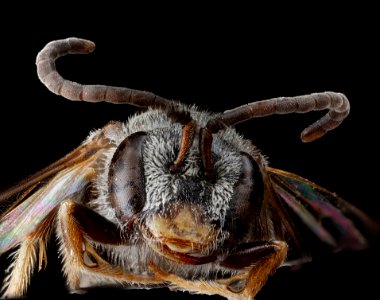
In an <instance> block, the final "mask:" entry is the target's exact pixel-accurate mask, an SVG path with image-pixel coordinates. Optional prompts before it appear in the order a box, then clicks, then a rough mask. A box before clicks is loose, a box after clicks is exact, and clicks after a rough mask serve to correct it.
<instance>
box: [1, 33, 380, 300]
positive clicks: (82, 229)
mask: <svg viewBox="0 0 380 300" xmlns="http://www.w3.org/2000/svg"><path fill="white" fill-rule="evenodd" d="M94 48H95V44H94V43H93V42H91V41H88V40H83V39H78V38H68V39H63V40H56V41H52V42H50V43H48V44H47V45H46V46H45V47H44V48H43V49H42V50H41V51H40V52H39V54H38V56H37V61H36V64H37V72H38V77H39V79H40V80H41V82H42V83H43V84H44V85H45V86H46V87H47V88H48V89H49V90H50V91H52V92H53V93H55V94H57V95H61V96H63V97H64V98H66V99H69V100H79V101H87V102H100V101H106V102H110V103H114V104H129V105H134V106H137V107H140V108H142V109H143V111H142V112H140V113H137V114H135V115H134V116H132V117H130V118H129V120H128V121H126V122H116V121H113V122H110V123H108V124H107V125H106V126H105V127H103V128H101V129H99V130H96V131H94V132H92V133H90V135H89V136H88V137H87V138H86V140H85V141H84V142H83V143H82V144H81V145H80V146H79V147H78V148H76V149H75V150H73V151H72V152H71V153H69V154H67V155H66V156H65V157H63V158H62V159H60V160H58V161H57V162H55V163H53V164H52V165H50V166H48V167H46V168H45V169H43V170H41V171H39V172H37V173H36V174H34V175H32V176H30V177H29V178H27V179H25V180H24V181H21V182H20V183H19V184H17V185H15V186H13V187H11V188H9V189H8V190H5V191H4V192H2V193H1V194H0V203H1V204H2V205H3V206H4V207H6V209H5V211H4V212H3V213H2V214H1V215H0V254H4V253H6V252H9V251H11V250H14V249H16V250H14V253H13V260H12V262H11V265H10V266H9V268H8V270H7V276H6V278H5V280H4V283H3V296H4V297H21V296H23V295H25V293H26V292H27V288H28V285H29V283H30V277H31V274H32V271H33V270H35V269H38V270H41V269H43V268H44V267H45V266H46V264H47V242H48V241H49V240H50V239H51V238H52V237H53V236H55V237H56V238H57V240H58V243H59V255H60V257H61V259H62V263H63V264H62V265H63V272H64V274H65V277H66V281H67V286H68V289H69V290H70V291H72V292H81V291H83V290H86V289H88V288H91V287H97V286H117V287H123V288H125V287H128V288H162V287H168V288H169V289H171V290H174V291H175V290H184V291H188V292H190V293H201V294H207V295H214V294H216V295H220V296H223V297H225V298H228V299H252V298H253V297H255V296H256V294H257V293H258V292H259V291H260V289H261V288H262V287H263V286H264V284H265V283H266V281H267V279H268V277H269V276H270V275H271V274H273V273H274V272H275V271H276V270H277V269H278V268H280V267H282V266H285V265H300V264H303V263H304V262H306V261H309V259H310V257H311V256H312V255H313V251H314V250H316V249H317V248H318V247H321V248H323V249H328V250H329V251H338V250H346V249H348V250H360V249H364V248H366V247H368V244H369V242H370V240H371V238H372V235H373V228H375V227H376V228H377V227H378V224H377V223H376V222H375V221H373V220H372V219H370V218H369V217H368V216H366V215H365V214H364V213H363V212H362V211H361V210H359V209H358V208H356V207H354V206H353V205H351V204H350V203H348V202H346V201H345V200H343V199H341V198H340V197H339V196H337V195H336V194H335V193H332V192H329V191H328V190H326V189H324V188H323V187H320V186H318V185H317V184H315V183H313V182H310V181H308V180H307V179H304V178H302V177H300V176H298V175H295V174H292V173H289V172H286V171H283V170H279V169H275V168H273V167H270V166H269V164H268V162H267V160H266V158H265V156H264V155H263V154H262V153H261V152H260V150H259V149H258V148H257V147H256V146H255V145H253V143H252V142H251V141H249V140H247V139H244V138H243V137H242V136H240V135H239V134H238V133H237V132H236V130H235V129H234V128H233V126H234V125H236V124H238V123H241V122H245V121H247V120H249V119H251V118H255V117H264V116H268V115H272V114H288V113H307V112H310V111H319V110H328V112H327V114H325V115H324V116H323V117H322V118H321V119H319V120H318V121H316V122H315V123H313V124H312V125H310V126H309V127H307V128H306V129H304V131H303V132H302V134H301V139H302V140H303V141H304V142H310V141H313V140H315V139H318V138H320V137H321V136H323V135H324V134H325V133H327V132H328V131H330V130H332V129H334V128H336V127H337V126H338V125H339V124H340V123H341V122H342V121H343V120H344V118H345V117H346V116H347V115H348V114H349V110H350V105H349V101H348V99H347V98H346V96H345V95H343V94H341V93H335V92H323V93H313V94H310V95H303V96H297V97H280V98H274V99H269V100H263V101H257V102H252V103H249V104H246V105H243V106H240V107H236V108H234V109H231V110H228V111H225V112H223V113H208V112H204V111H201V110H199V109H197V108H196V107H194V106H188V105H185V104H182V103H180V102H176V101H171V100H168V99H165V98H162V97H160V96H157V95H155V94H153V93H151V92H146V91H140V90H134V89H129V88H124V87H113V86H104V85H82V84H79V83H76V82H72V81H69V80H66V79H64V78H63V77H62V76H61V75H60V74H59V73H58V72H57V70H56V66H55V60H56V59H57V58H59V57H60V56H63V55H66V54H76V53H85V54H86V53H90V52H92V51H93V50H94ZM305 237H306V238H305ZM315 243H317V244H318V247H314V244H315ZM313 247H314V248H313Z"/></svg>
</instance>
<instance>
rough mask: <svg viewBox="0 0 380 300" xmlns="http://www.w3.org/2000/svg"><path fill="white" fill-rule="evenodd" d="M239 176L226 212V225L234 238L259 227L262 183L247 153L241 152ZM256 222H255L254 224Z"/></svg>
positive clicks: (255, 166) (254, 162)
mask: <svg viewBox="0 0 380 300" xmlns="http://www.w3.org/2000/svg"><path fill="white" fill-rule="evenodd" d="M240 157H241V163H242V165H241V170H240V178H239V180H238V182H237V183H236V185H235V187H234V194H233V197H232V199H231V202H230V210H229V212H228V214H227V219H226V220H227V222H226V224H227V226H228V227H230V228H229V230H230V231H231V233H232V235H234V238H235V239H239V238H241V237H244V236H245V235H246V234H247V233H248V232H251V229H252V227H257V228H260V224H259V223H260V211H261V207H262V202H263V193H264V184H263V177H262V174H261V172H260V168H259V165H258V164H257V162H256V161H255V160H254V159H253V157H252V156H251V155H249V154H248V153H244V152H242V153H241V156H240ZM256 223H257V224H256ZM257 228H256V229H257Z"/></svg>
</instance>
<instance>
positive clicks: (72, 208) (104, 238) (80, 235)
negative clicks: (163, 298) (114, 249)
mask: <svg viewBox="0 0 380 300" xmlns="http://www.w3.org/2000/svg"><path fill="white" fill-rule="evenodd" d="M57 221H58V222H57V225H58V226H57V235H58V237H59V239H60V242H61V252H62V254H63V262H64V272H65V274H66V276H67V281H68V285H69V288H70V289H71V290H73V291H80V290H81V286H80V283H81V280H80V279H81V277H82V275H96V276H97V277H98V278H99V277H103V278H104V281H105V282H107V281H110V282H111V281H117V282H120V283H127V284H134V283H136V284H160V283H163V281H162V280H161V279H158V278H156V277H147V276H139V275H134V274H128V273H126V272H125V271H124V270H123V269H122V268H121V267H119V266H114V265H112V264H111V263H109V262H108V261H106V260H105V259H104V258H102V257H101V256H100V255H99V254H98V252H97V251H96V250H95V248H94V244H93V243H97V244H108V245H120V244H125V243H126V242H127V241H126V240H124V239H123V238H122V236H123V234H122V232H120V230H119V229H118V227H117V226H116V225H115V224H113V223H111V222H109V221H108V220H106V219H104V218H103V217H102V216H100V215H98V214H96V213H95V212H93V211H92V210H90V209H88V208H86V207H85V206H82V205H80V204H77V203H75V202H74V201H71V200H67V201H65V202H63V203H62V204H61V206H60V208H59V211H58V220H57Z"/></svg>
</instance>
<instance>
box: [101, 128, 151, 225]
mask: <svg viewBox="0 0 380 300" xmlns="http://www.w3.org/2000/svg"><path fill="white" fill-rule="evenodd" d="M145 139H146V133H145V132H136V133H134V134H131V135H130V136H128V137H127V138H125V139H124V141H123V142H121V143H120V145H119V146H118V148H117V149H116V152H115V154H114V156H113V157H112V160H111V165H110V168H109V173H108V192H109V200H110V202H111V205H112V207H113V209H114V210H115V213H116V217H117V218H118V219H119V221H120V222H121V223H122V224H126V223H127V222H128V221H129V220H130V219H131V218H132V217H133V216H134V215H135V214H137V213H139V212H140V211H141V210H142V208H143V206H144V204H145V200H146V194H145V177H144V162H143V145H144V142H145Z"/></svg>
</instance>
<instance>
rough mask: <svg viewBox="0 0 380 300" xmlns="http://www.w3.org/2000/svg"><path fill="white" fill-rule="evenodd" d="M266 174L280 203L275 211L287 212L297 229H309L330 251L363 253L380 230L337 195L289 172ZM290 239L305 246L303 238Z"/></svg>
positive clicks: (276, 170) (268, 171)
mask: <svg viewBox="0 0 380 300" xmlns="http://www.w3.org/2000/svg"><path fill="white" fill-rule="evenodd" d="M266 171H267V175H268V178H269V180H270V182H271V186H272V190H273V192H274V194H275V195H276V197H275V198H276V200H275V201H278V203H277V205H275V207H276V208H277V209H281V210H286V211H287V212H286V213H285V215H286V216H290V215H291V216H295V217H296V218H297V219H298V220H297V226H299V225H298V224H301V226H302V225H304V226H306V228H307V229H308V231H307V233H310V232H311V233H312V234H313V235H314V236H315V237H316V238H317V240H319V241H321V242H323V243H324V244H326V245H328V247H329V248H330V249H331V250H333V251H339V250H343V249H350V250H360V249H364V248H366V247H367V246H368V243H369V240H370V239H371V237H372V236H374V235H375V234H376V231H378V230H379V224H378V223H376V222H375V221H373V220H371V219H370V218H369V217H368V216H366V214H364V213H363V212H362V211H361V210H359V209H358V208H356V207H355V206H353V205H352V204H350V203H348V202H346V201H344V200H343V199H342V198H340V197H339V196H337V195H336V194H335V193H332V192H329V191H328V190H326V189H324V188H322V187H320V186H318V185H316V184H315V183H313V182H311V181H309V180H307V179H304V178H302V177H300V176H298V175H295V174H292V173H289V172H286V171H282V170H279V169H274V168H270V167H268V168H267V169H266ZM293 220H294V219H293ZM293 220H290V222H289V223H293ZM292 226H293V228H292V230H293V231H295V232H302V231H299V229H300V228H298V227H297V228H294V223H293V224H292ZM290 235H291V238H294V240H295V243H296V244H297V243H298V241H297V239H298V238H299V239H300V242H301V243H302V242H303V236H300V237H293V233H291V234H290Z"/></svg>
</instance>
